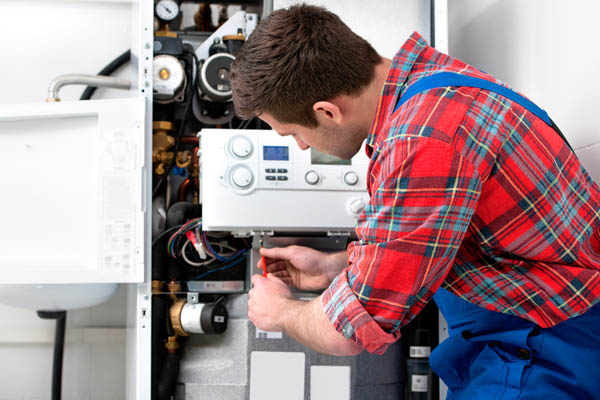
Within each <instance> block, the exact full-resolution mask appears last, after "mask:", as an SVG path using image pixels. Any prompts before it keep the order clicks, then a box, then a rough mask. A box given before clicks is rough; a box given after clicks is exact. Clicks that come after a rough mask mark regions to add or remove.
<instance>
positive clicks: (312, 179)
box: [304, 171, 319, 185]
mask: <svg viewBox="0 0 600 400" xmlns="http://www.w3.org/2000/svg"><path fill="white" fill-rule="evenodd" d="M304 180H305V181H306V183H308V184H309V185H316V184H317V183H318V182H319V174H317V173H316V172H315V171H308V172H307V173H306V175H304Z"/></svg>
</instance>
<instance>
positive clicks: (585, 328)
mask: <svg viewBox="0 0 600 400" xmlns="http://www.w3.org/2000/svg"><path fill="white" fill-rule="evenodd" d="M447 86H469V87H478V88H482V89H485V90H489V91H492V92H495V93H498V94H500V95H502V96H504V97H506V98H508V99H510V100H512V101H515V102H517V103H518V104H520V105H521V106H523V107H524V108H526V109H528V110H529V111H530V112H532V113H533V114H535V115H537V116H538V117H539V118H541V119H542V120H544V121H545V122H546V123H547V124H548V125H550V126H551V127H552V128H554V130H556V131H557V133H558V134H559V135H560V136H561V137H562V138H563V139H564V136H563V135H562V134H561V133H560V131H559V130H558V128H557V127H556V125H555V124H554V123H553V122H552V120H551V119H550V118H549V117H548V115H547V114H546V112H545V111H543V110H542V109H541V108H539V107H537V106H536V105H535V104H533V103H532V102H531V101H529V100H527V99H525V98H524V97H522V96H521V95H519V94H517V93H516V92H513V91H511V90H509V89H507V88H505V87H503V86H501V85H498V84H496V83H494V82H490V81H486V80H483V79H478V78H473V77H468V76H464V75H459V74H454V73H448V72H443V73H438V74H435V75H431V76H429V77H425V78H421V79H420V80H419V81H417V82H415V83H414V84H413V85H411V86H410V87H409V88H408V89H407V90H406V92H405V93H404V94H403V95H402V97H401V98H400V100H399V102H398V104H397V106H396V109H397V108H398V107H400V105H402V104H403V103H405V102H406V101H407V100H408V99H409V98H410V97H412V96H414V95H415V94H417V93H420V92H422V91H424V90H428V89H431V88H436V87H447ZM564 140H565V142H566V139H564ZM567 144H568V143H567ZM433 298H434V300H435V302H436V303H437V305H438V307H439V309H440V311H441V313H442V314H443V315H444V318H445V319H446V321H447V323H448V332H449V338H448V339H446V340H444V341H443V342H442V343H441V344H440V345H439V346H437V347H436V349H435V350H434V351H433V352H432V354H431V357H430V358H429V363H430V365H431V368H432V369H433V370H434V371H435V372H436V373H437V374H438V376H440V378H442V380H443V381H444V383H445V384H446V385H447V386H448V397H447V399H453V400H454V399H461V400H488V399H490V400H491V399H494V400H505V399H506V400H507V399H521V400H530V399H542V400H563V399H577V400H586V399H590V400H593V399H600V305H596V306H594V307H592V308H591V309H590V310H588V311H587V312H586V313H585V314H583V315H581V316H579V317H575V318H571V319H569V320H567V321H564V322H562V323H560V324H558V325H556V326H554V327H552V328H546V329H542V328H540V327H539V326H537V325H536V324H534V323H533V322H530V321H528V320H525V319H522V318H519V317H515V316H512V315H507V314H501V313H498V312H493V311H488V310H486V309H484V308H482V307H478V306H476V305H474V304H471V303H469V302H467V301H465V300H462V299H460V298H459V297H457V296H455V295H453V294H451V293H449V292H448V291H446V290H444V289H441V288H440V289H439V290H438V291H437V292H436V294H435V295H434V297H433Z"/></svg>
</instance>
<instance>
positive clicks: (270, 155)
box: [263, 146, 290, 161]
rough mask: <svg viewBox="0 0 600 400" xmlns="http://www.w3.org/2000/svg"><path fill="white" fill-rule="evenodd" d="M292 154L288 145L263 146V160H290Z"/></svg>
mask: <svg viewBox="0 0 600 400" xmlns="http://www.w3.org/2000/svg"><path fill="white" fill-rule="evenodd" d="M289 159H290V154H289V148H288V147H287V146H263V160H265V161H289Z"/></svg>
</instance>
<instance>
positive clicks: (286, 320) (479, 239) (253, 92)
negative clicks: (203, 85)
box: [231, 5, 600, 399]
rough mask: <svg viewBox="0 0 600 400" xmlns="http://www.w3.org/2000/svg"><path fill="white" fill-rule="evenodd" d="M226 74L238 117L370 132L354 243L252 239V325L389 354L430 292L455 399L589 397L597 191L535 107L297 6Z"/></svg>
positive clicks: (306, 137)
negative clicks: (441, 320) (376, 45)
mask: <svg viewBox="0 0 600 400" xmlns="http://www.w3.org/2000/svg"><path fill="white" fill-rule="evenodd" d="M433 75H435V76H436V78H435V79H437V78H440V77H444V79H445V78H446V77H450V78H452V79H454V78H457V77H456V75H458V78H457V79H459V78H460V79H459V81H460V82H462V81H463V80H464V79H463V80H461V79H462V78H465V77H468V78H469V79H471V78H472V79H475V81H476V82H475V83H469V82H466V83H465V84H447V81H445V82H446V84H444V83H443V82H442V84H441V86H440V84H439V82H438V83H437V84H436V83H435V82H434V81H432V80H431V79H429V77H431V76H433ZM231 82H232V87H233V98H234V103H235V106H236V109H237V112H238V114H239V115H241V116H242V117H248V118H250V117H254V116H258V117H259V118H261V119H262V120H264V121H265V122H267V123H268V124H269V125H271V127H272V128H273V129H274V130H275V131H276V132H277V133H278V134H280V135H283V136H286V135H291V136H293V137H294V139H295V140H296V141H297V143H298V146H300V148H302V149H308V148H309V147H314V148H316V149H317V150H319V151H322V152H326V153H329V154H332V155H335V156H338V157H341V158H346V159H347V158H350V157H352V156H353V155H354V154H356V152H357V151H359V149H360V147H361V144H362V143H363V141H364V140H365V139H366V145H367V146H366V148H367V154H368V155H369V157H370V158H371V163H370V165H369V169H368V174H367V180H368V182H367V189H368V191H369V194H370V202H369V204H368V206H367V207H366V209H365V211H364V212H363V213H362V215H361V216H360V217H359V219H358V222H357V228H356V233H357V236H358V238H359V240H358V241H357V242H353V243H351V244H350V246H349V247H348V251H347V253H346V254H344V253H337V254H330V255H325V254H323V253H320V252H318V251H316V250H311V249H307V248H304V247H298V246H292V247H289V248H275V249H264V250H261V252H262V254H263V255H264V256H265V257H267V258H268V259H269V260H270V262H268V263H267V264H268V265H263V264H262V263H259V267H261V268H267V270H268V272H269V274H268V276H267V278H263V277H261V276H258V275H255V276H253V278H252V283H253V285H254V288H253V289H252V290H251V291H250V293H249V303H248V315H249V318H250V319H251V320H252V321H253V323H254V324H255V325H256V326H257V327H258V328H261V329H264V330H267V331H269V330H283V331H285V332H286V333H287V334H288V335H289V336H291V337H293V338H295V339H296V340H298V341H300V342H301V343H303V344H305V345H306V346H308V347H311V348H313V349H315V350H317V351H320V352H324V353H329V354H335V355H352V354H358V353H359V352H361V351H362V350H363V349H366V350H368V351H369V352H374V353H383V352H384V351H385V349H386V348H387V346H389V344H390V343H393V342H394V341H396V340H397V339H398V338H399V336H400V327H402V326H403V325H405V324H406V323H408V322H409V321H410V320H411V319H412V318H413V317H414V316H415V315H417V314H418V313H419V312H420V311H421V310H422V308H423V307H424V306H425V304H426V303H427V302H428V301H430V300H431V299H432V297H433V296H434V294H435V300H436V302H437V303H438V306H439V307H440V309H441V311H442V313H443V314H444V316H445V317H446V319H447V321H448V324H449V327H450V338H449V339H448V340H446V341H444V342H443V343H442V344H441V345H439V346H438V347H437V348H436V350H435V351H434V353H433V354H432V356H431V358H430V363H431V366H432V368H433V369H434V370H435V371H436V372H437V373H438V375H440V376H441V377H442V379H444V381H445V382H446V384H447V385H448V387H449V393H450V394H449V396H450V397H451V398H461V399H488V398H490V399H491V398H493V399H500V398H502V399H513V398H521V399H526V398H541V397H543V396H548V395H554V396H555V398H561V399H562V398H576V399H584V398H594V397H595V396H597V389H598V388H599V387H600V384H598V383H597V382H598V381H599V380H598V378H600V372H599V371H600V370H599V369H598V367H597V366H598V365H600V329H598V327H600V306H595V305H596V303H597V302H598V298H599V294H600V285H599V284H600V271H599V268H600V233H599V230H600V207H599V206H600V204H599V202H600V190H599V188H598V186H597V185H596V184H595V183H594V182H593V181H592V180H591V179H590V177H589V176H588V174H587V173H586V171H585V170H584V169H583V167H582V166H581V164H580V163H579V161H578V159H577V157H576V156H575V155H574V153H573V152H572V150H571V149H570V148H569V146H568V144H567V143H566V142H565V141H564V140H563V139H562V138H561V136H560V135H559V133H558V132H557V130H556V129H554V128H555V127H553V124H552V122H551V120H549V118H548V117H547V115H545V113H544V112H543V111H542V110H539V109H537V108H536V107H535V105H533V104H532V103H530V102H528V100H527V99H525V98H523V97H522V96H520V95H517V94H515V93H513V92H510V90H508V89H507V88H506V85H504V84H501V83H498V82H497V81H496V80H495V79H494V78H493V77H492V76H490V75H487V74H485V73H483V72H481V71H479V70H477V69H476V68H474V67H471V66H469V65H467V64H465V63H463V62H461V61H459V60H456V59H453V58H451V57H449V56H447V55H444V54H441V53H439V52H437V51H436V50H435V49H433V48H431V47H429V46H428V45H427V43H426V42H425V41H424V40H423V39H422V38H421V37H420V36H419V35H418V34H417V33H414V34H413V35H412V36H411V37H410V38H409V39H408V40H407V41H406V42H405V43H404V45H403V46H402V47H401V49H400V50H399V52H398V53H397V54H396V56H395V58H394V59H393V60H389V59H385V58H382V57H380V56H379V55H378V54H377V53H376V52H375V51H374V50H373V48H372V47H371V46H370V45H369V44H368V43H367V42H366V41H364V40H363V39H362V38H360V37H359V36H357V35H356V34H354V33H353V32H352V31H351V30H350V29H349V28H348V27H347V26H346V25H344V24H343V23H342V22H341V21H340V20H339V18H338V17H337V16H336V15H334V14H332V13H330V12H328V11H326V10H324V9H322V8H317V7H312V6H305V5H303V6H295V7H292V8H290V9H289V10H278V11H275V12H274V13H273V14H272V15H271V16H269V17H268V18H267V19H265V20H264V21H262V22H261V23H260V24H259V25H258V27H257V28H256V29H255V31H254V32H253V34H252V35H251V36H250V38H249V39H248V41H247V42H246V43H245V44H244V46H243V48H242V50H241V52H240V54H239V55H238V57H237V59H236V60H235V62H234V63H233V66H232V71H231ZM425 82H427V83H426V84H425ZM428 85H429V86H428ZM478 85H480V86H482V87H483V88H482V87H477V86H478ZM490 85H492V86H490ZM423 86H424V87H423ZM485 87H488V88H487V89H486V88H485ZM490 87H491V88H490ZM411 91H412V93H410V92H411ZM286 284H287V285H292V286H296V287H299V288H301V289H325V291H324V292H323V294H322V295H321V296H320V297H319V298H317V299H315V300H314V301H311V302H302V301H297V300H294V299H293V298H292V296H291V294H290V290H289V288H288V286H287V285H286Z"/></svg>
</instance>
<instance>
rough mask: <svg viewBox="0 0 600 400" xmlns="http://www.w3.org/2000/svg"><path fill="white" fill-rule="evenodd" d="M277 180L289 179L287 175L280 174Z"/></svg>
mask: <svg viewBox="0 0 600 400" xmlns="http://www.w3.org/2000/svg"><path fill="white" fill-rule="evenodd" d="M277 180H278V181H287V180H288V177H287V176H285V175H280V176H278V177H277Z"/></svg>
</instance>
